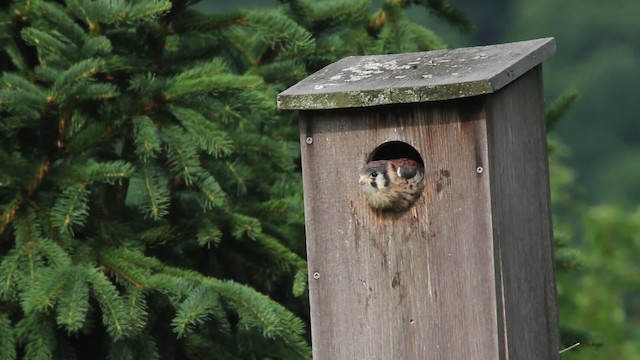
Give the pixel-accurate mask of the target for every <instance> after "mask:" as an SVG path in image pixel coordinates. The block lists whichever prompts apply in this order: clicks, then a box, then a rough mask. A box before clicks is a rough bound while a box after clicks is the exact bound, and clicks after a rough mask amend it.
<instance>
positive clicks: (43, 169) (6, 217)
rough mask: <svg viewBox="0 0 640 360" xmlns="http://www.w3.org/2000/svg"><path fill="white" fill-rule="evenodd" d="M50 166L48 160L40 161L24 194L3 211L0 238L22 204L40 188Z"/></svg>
mask: <svg viewBox="0 0 640 360" xmlns="http://www.w3.org/2000/svg"><path fill="white" fill-rule="evenodd" d="M50 164H51V162H50V160H49V159H44V160H42V162H41V163H40V166H39V167H38V170H37V172H36V175H35V177H34V179H33V180H32V181H31V182H30V183H29V185H28V186H27V188H26V189H25V192H24V193H23V194H19V195H18V196H17V197H16V198H15V200H14V201H13V202H11V203H10V205H9V207H8V208H7V209H5V211H4V214H2V224H0V236H2V234H3V233H4V232H5V231H6V230H7V228H8V227H9V226H10V225H11V224H12V222H13V219H14V218H15V216H16V214H17V212H18V210H19V209H20V207H21V206H22V204H23V203H24V201H25V199H29V198H31V196H32V195H33V194H34V193H35V191H36V189H37V188H38V187H39V186H40V183H42V181H43V180H44V176H45V174H46V173H47V172H48V171H49V165H50Z"/></svg>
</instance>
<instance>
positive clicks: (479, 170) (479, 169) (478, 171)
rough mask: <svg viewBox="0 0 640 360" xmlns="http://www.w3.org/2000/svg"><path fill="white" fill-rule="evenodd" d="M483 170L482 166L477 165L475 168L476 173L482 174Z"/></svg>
mask: <svg viewBox="0 0 640 360" xmlns="http://www.w3.org/2000/svg"><path fill="white" fill-rule="evenodd" d="M483 171H484V168H483V167H482V166H478V167H477V168H476V172H477V173H478V174H482V172H483Z"/></svg>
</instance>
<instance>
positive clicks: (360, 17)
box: [307, 0, 370, 31]
mask: <svg viewBox="0 0 640 360" xmlns="http://www.w3.org/2000/svg"><path fill="white" fill-rule="evenodd" d="M369 5H370V1H368V0H338V1H331V2H310V3H309V4H308V9H307V11H309V13H308V15H307V20H308V21H310V22H311V24H312V25H311V26H312V27H314V28H316V29H321V31H327V30H328V29H329V28H330V27H334V26H339V25H342V24H347V23H348V24H358V23H361V22H363V21H365V20H366V16H367V13H369Z"/></svg>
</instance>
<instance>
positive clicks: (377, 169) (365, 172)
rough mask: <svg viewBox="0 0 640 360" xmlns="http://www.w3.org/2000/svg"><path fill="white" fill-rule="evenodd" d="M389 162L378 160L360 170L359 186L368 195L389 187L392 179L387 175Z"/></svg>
mask: <svg viewBox="0 0 640 360" xmlns="http://www.w3.org/2000/svg"><path fill="white" fill-rule="evenodd" d="M387 167H388V161H386V160H378V161H371V162H369V163H367V164H366V165H365V166H364V167H363V168H362V170H360V180H359V181H358V184H360V187H362V190H364V191H365V192H366V193H373V192H376V191H378V190H380V189H384V188H386V187H388V186H389V184H390V181H391V180H390V178H389V176H388V175H387Z"/></svg>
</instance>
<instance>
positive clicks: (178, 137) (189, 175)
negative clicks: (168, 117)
mask: <svg viewBox="0 0 640 360" xmlns="http://www.w3.org/2000/svg"><path fill="white" fill-rule="evenodd" d="M165 133H166V134H167V137H168V142H167V145H168V147H169V150H168V151H167V158H168V162H169V169H171V171H172V172H173V173H175V174H176V175H179V176H180V177H182V178H183V179H184V181H185V182H186V184H187V186H191V185H192V184H193V182H194V181H195V180H196V179H197V178H198V174H201V173H203V169H202V165H201V164H200V157H199V155H198V150H197V148H196V147H195V144H194V143H193V141H191V138H190V137H189V136H185V135H186V134H185V131H184V130H182V129H181V128H179V127H177V126H171V127H167V128H166V129H165Z"/></svg>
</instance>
